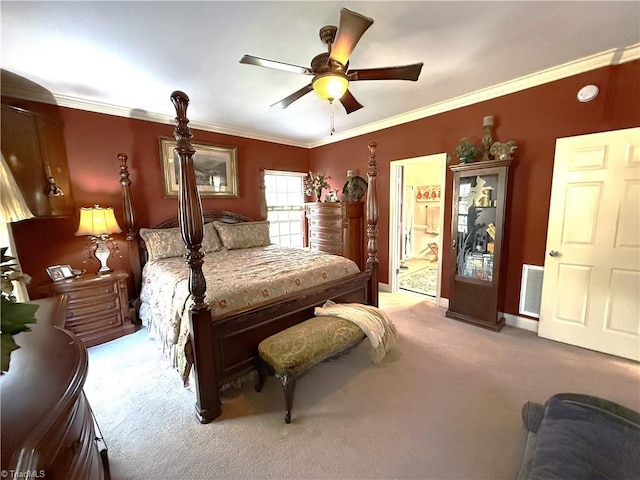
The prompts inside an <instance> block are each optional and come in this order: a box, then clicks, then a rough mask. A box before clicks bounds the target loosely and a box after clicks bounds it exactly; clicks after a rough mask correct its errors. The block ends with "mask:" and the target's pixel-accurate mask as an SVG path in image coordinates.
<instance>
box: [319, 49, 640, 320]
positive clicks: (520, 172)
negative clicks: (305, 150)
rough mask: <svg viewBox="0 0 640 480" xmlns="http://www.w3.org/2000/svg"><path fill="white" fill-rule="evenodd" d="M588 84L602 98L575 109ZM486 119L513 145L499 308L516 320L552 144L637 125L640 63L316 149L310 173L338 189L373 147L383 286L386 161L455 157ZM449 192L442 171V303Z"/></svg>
mask: <svg viewBox="0 0 640 480" xmlns="http://www.w3.org/2000/svg"><path fill="white" fill-rule="evenodd" d="M587 84H595V85H598V86H599V87H600V94H599V96H598V97H597V98H596V99H595V100H593V101H591V102H589V103H580V102H578V100H577V99H576V94H577V92H578V90H579V89H580V88H581V87H583V86H584V85H587ZM365 108H366V107H365ZM353 115H357V112H356V113H354V114H353ZM487 115H493V116H495V120H496V125H495V127H494V130H493V138H494V140H498V141H502V142H505V141H508V140H514V141H515V142H516V143H517V145H518V149H517V150H516V153H515V154H514V162H513V163H512V168H511V170H510V181H509V187H508V189H509V201H508V204H507V218H506V222H505V223H506V228H505V237H504V238H505V240H504V241H505V244H504V249H503V252H505V258H504V262H503V263H502V265H503V266H504V271H503V272H502V275H503V276H502V277H501V280H504V281H503V285H504V286H505V292H504V293H505V298H504V304H503V305H501V306H500V308H501V310H502V311H504V312H507V313H511V314H518V301H519V293H520V277H521V274H522V265H523V264H525V263H528V264H534V265H542V264H544V256H545V243H546V235H547V221H548V217H549V215H548V211H549V203H550V196H551V177H552V172H553V157H554V151H555V142H556V138H560V137H568V136H575V135H583V134H588V133H595V132H602V131H607V130H617V129H622V128H628V127H635V126H639V125H640V61H634V62H629V63H626V64H622V65H619V66H614V67H607V68H601V69H598V70H594V71H591V72H587V73H584V74H580V75H576V76H573V77H570V78H566V79H563V80H559V81H555V82H552V83H548V84H545V85H541V86H538V87H534V88H530V89H527V90H524V91H521V92H517V93H513V94H510V95H505V96H503V97H500V98H496V99H493V100H489V101H486V102H482V103H478V104H475V105H471V106H468V107H464V108H460V109H457V110H453V111H450V112H446V113H442V114H439V115H435V116H432V117H429V118H424V119H421V120H416V121H414V122H411V123H407V124H403V125H399V126H397V127H393V128H388V129H385V130H381V131H377V132H372V133H369V134H365V135H361V136H359V137H355V138H352V139H348V140H344V141H342V142H339V143H335V144H331V145H326V146H323V147H318V148H315V149H313V150H312V151H311V158H310V167H311V169H312V170H314V171H315V170H318V171H320V172H325V173H326V174H327V175H330V176H331V177H332V180H331V181H330V183H332V186H333V187H335V188H337V187H339V186H340V185H341V182H342V181H343V180H344V178H345V176H346V169H355V170H357V172H358V173H359V174H360V175H362V176H365V175H366V170H367V160H368V154H369V152H368V149H367V144H368V143H369V142H371V141H375V142H377V143H378V150H377V160H378V171H379V174H378V198H379V201H380V216H379V224H378V225H379V235H378V245H379V249H378V257H379V260H380V281H381V282H383V283H386V282H388V281H389V271H388V270H389V268H388V267H389V255H388V250H389V170H390V168H389V162H391V161H393V160H401V159H406V158H413V157H419V156H424V155H431V154H435V153H442V152H450V153H452V152H453V151H454V149H455V147H456V145H457V143H458V142H459V141H460V139H461V138H462V137H469V138H470V139H471V140H472V141H474V143H476V144H479V143H480V137H481V136H482V119H483V117H485V116H487ZM453 158H455V157H453ZM345 159H349V160H348V161H347V160H345ZM454 161H456V162H457V160H454ZM452 186H453V176H452V175H451V172H450V171H447V183H446V191H445V231H444V232H443V233H444V235H443V245H444V248H443V250H444V251H443V262H444V266H443V280H442V281H443V285H442V296H443V297H446V298H448V296H449V285H448V281H449V275H448V271H449V268H450V267H449V262H450V249H449V248H448V247H447V246H448V245H451V221H450V219H451V188H452Z"/></svg>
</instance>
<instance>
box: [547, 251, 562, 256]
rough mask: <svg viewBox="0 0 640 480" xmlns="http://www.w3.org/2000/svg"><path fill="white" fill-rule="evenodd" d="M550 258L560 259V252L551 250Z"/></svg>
mask: <svg viewBox="0 0 640 480" xmlns="http://www.w3.org/2000/svg"><path fill="white" fill-rule="evenodd" d="M549 256H550V257H559V256H560V252H558V251H557V250H551V251H550V252H549Z"/></svg>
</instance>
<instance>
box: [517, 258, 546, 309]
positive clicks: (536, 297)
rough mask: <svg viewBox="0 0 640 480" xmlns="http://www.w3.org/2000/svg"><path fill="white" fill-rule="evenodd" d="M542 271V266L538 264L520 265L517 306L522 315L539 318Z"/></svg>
mask: <svg viewBox="0 0 640 480" xmlns="http://www.w3.org/2000/svg"><path fill="white" fill-rule="evenodd" d="M543 272H544V268H543V267H540V266H538V265H522V283H521V284H520V307H519V312H520V313H521V314H522V315H528V316H529V317H534V318H540V302H541V300H542V277H543Z"/></svg>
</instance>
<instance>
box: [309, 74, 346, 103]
mask: <svg viewBox="0 0 640 480" xmlns="http://www.w3.org/2000/svg"><path fill="white" fill-rule="evenodd" d="M348 87H349V79H348V78H347V76H346V75H344V74H342V73H336V72H329V73H324V74H320V75H316V76H315V77H314V78H313V90H314V91H315V92H316V94H317V95H318V96H319V97H320V98H322V99H323V100H329V101H330V102H331V101H333V100H335V99H336V98H341V97H342V96H343V95H344V93H345V92H346V91H347V88H348Z"/></svg>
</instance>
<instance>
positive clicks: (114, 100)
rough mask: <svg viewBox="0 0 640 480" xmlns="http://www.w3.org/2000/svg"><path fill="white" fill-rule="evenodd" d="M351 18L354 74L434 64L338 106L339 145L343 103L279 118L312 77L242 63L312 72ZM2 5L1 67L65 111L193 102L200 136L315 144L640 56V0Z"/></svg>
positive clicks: (161, 114) (134, 109)
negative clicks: (330, 38) (357, 36)
mask: <svg viewBox="0 0 640 480" xmlns="http://www.w3.org/2000/svg"><path fill="white" fill-rule="evenodd" d="M341 7H346V8H349V9H351V10H354V11H356V12H358V13H361V14H363V15H366V16H369V17H371V18H373V19H374V21H375V23H374V24H373V26H372V27H371V28H370V29H369V30H368V31H367V32H366V33H365V34H364V36H363V37H362V39H361V40H360V42H359V44H358V45H357V47H356V48H355V50H354V52H353V54H352V55H351V58H350V65H351V67H352V68H372V67H382V66H395V65H403V64H409V63H416V62H424V67H423V69H422V74H421V76H420V79H419V80H418V82H415V83H414V82H406V81H368V82H353V83H352V84H351V86H350V90H351V92H352V93H353V95H354V96H355V97H356V99H357V100H358V101H359V102H360V103H361V104H363V105H364V108H362V109H360V110H358V111H356V112H354V113H352V114H350V115H347V114H346V113H345V112H344V110H343V109H342V106H341V105H339V104H338V105H336V106H335V112H334V120H335V128H336V135H334V136H333V137H329V132H330V116H331V106H330V105H329V104H328V103H326V102H322V101H321V100H320V99H319V98H318V97H317V96H316V95H315V94H314V93H313V92H312V93H309V94H307V95H305V96H304V97H302V98H301V99H300V100H298V101H296V102H294V103H293V104H292V105H291V106H289V107H288V108H287V109H285V110H276V109H271V108H269V105H271V104H272V103H275V102H276V101H278V100H281V99H282V98H284V97H286V96H287V95H289V94H290V93H293V92H294V91H296V90H298V89H299V88H301V87H303V86H305V85H307V84H308V83H309V79H310V77H308V76H305V75H301V74H294V73H288V72H283V71H279V70H272V69H267V68H262V67H256V66H250V65H242V64H240V63H239V60H240V57H242V55H243V54H251V55H255V56H258V57H263V58H267V59H271V60H277V61H281V62H285V63H292V64H296V65H303V66H309V64H310V61H311V59H312V58H313V57H314V56H315V55H317V54H318V53H321V52H323V51H325V48H326V47H325V45H323V44H322V42H321V41H320V39H319V37H318V31H319V29H320V27H322V26H324V25H338V22H339V16H340V8H341ZM0 8H1V14H2V16H1V21H2V25H1V27H2V45H1V67H2V69H4V70H7V71H10V72H13V73H15V74H17V75H20V76H22V77H24V78H26V79H28V80H31V81H33V82H36V83H38V84H39V85H41V86H43V87H44V88H46V89H47V90H49V91H50V92H51V93H53V95H54V98H55V99H56V101H57V103H58V104H61V105H67V106H74V107H76V108H84V109H87V110H94V111H103V112H107V113H114V114H118V115H125V116H132V117H134V118H149V119H153V120H159V121H166V122H170V119H172V118H173V117H174V116H175V111H174V110H173V106H172V105H171V102H170V100H169V96H170V94H171V92H172V91H174V90H178V89H179V90H183V91H184V92H186V93H187V94H188V95H189V97H190V98H191V106H190V108H189V111H188V115H189V118H190V119H191V120H192V126H196V127H198V128H206V129H209V130H216V131H221V132H224V133H231V134H237V135H241V136H248V137H252V138H263V139H267V140H272V141H277V142H281V143H288V144H292V145H302V146H313V145H318V144H322V143H328V142H330V141H332V140H337V139H341V138H346V137H347V136H351V135H354V134H356V133H364V131H367V130H373V129H376V128H379V127H380V126H389V125H391V124H394V123H399V122H401V121H403V120H406V119H415V118H420V117H422V116H426V115H428V114H429V113H430V112H431V113H433V112H436V111H438V109H440V111H441V110H442V109H447V108H453V107H452V106H456V104H462V103H465V102H466V103H471V102H473V101H474V98H481V95H485V97H484V98H486V95H491V94H498V93H501V92H502V93H504V92H506V91H508V90H509V89H511V90H514V89H518V88H523V87H525V86H527V85H528V86H530V85H529V84H527V79H528V81H529V82H537V81H544V79H546V78H553V75H556V76H562V75H565V76H566V75H567V74H572V73H577V72H575V70H576V69H578V70H580V69H581V70H583V71H584V70H588V69H589V68H594V67H595V66H600V65H601V64H603V62H604V64H609V63H617V62H619V61H620V60H621V58H622V60H628V59H629V58H630V57H631V58H637V57H638V56H639V54H638V52H639V51H640V47H639V44H640V2H637V1H627V2H610V1H603V2H542V1H535V2H531V1H529V2H482V1H480V2H456V1H450V2H431V1H412V2H403V1H394V2H378V1H368V2H329V1H323V2H303V1H296V2H264V1H260V2H244V1H236V2H221V1H215V2H214V1H209V2H177V1H176V2H10V1H6V0H3V1H2V2H1V3H0ZM593 55H596V57H592V56H593ZM587 57H589V58H587ZM576 61H577V62H576ZM560 66H561V68H556V67H560ZM540 72H542V73H540ZM545 75H546V76H545ZM523 77H524V81H523ZM517 79H520V80H517ZM514 81H515V82H514ZM4 87H5V85H3V89H4ZM8 87H9V86H7V88H8ZM5 93H6V89H5ZM474 94H475V96H474ZM22 96H25V97H28V96H29V95H28V94H27V93H25V92H22ZM457 106H460V105H457ZM408 112H409V113H408Z"/></svg>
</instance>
